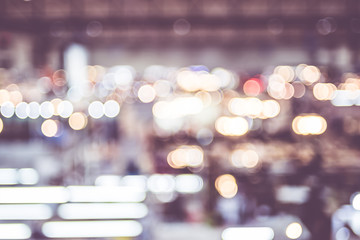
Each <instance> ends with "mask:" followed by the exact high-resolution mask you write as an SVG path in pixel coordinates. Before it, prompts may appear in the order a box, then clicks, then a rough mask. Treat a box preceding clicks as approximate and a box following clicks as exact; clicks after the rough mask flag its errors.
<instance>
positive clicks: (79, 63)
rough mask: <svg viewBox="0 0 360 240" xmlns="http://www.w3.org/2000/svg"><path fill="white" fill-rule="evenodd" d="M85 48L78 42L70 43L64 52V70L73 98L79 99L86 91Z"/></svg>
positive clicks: (86, 55)
mask: <svg viewBox="0 0 360 240" xmlns="http://www.w3.org/2000/svg"><path fill="white" fill-rule="evenodd" d="M87 58H88V54H87V50H86V48H85V47H84V46H82V45H80V44H72V45H70V46H69V47H68V48H67V49H66V51H65V54H64V62H65V71H66V75H67V80H68V83H69V88H70V89H71V90H72V93H71V94H70V95H71V96H75V98H73V99H74V100H80V99H81V98H82V97H83V96H84V94H85V91H86V83H87V79H88V78H87V68H86V66H87Z"/></svg>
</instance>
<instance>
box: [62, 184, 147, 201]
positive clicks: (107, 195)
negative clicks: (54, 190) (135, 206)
mask: <svg viewBox="0 0 360 240" xmlns="http://www.w3.org/2000/svg"><path fill="white" fill-rule="evenodd" d="M67 189H68V190H69V191H70V196H71V198H70V202H142V201H144V200H145V197H146V193H145V192H144V191H141V190H140V189H136V188H133V187H117V186H69V187H67Z"/></svg>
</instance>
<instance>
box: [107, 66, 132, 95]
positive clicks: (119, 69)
mask: <svg viewBox="0 0 360 240" xmlns="http://www.w3.org/2000/svg"><path fill="white" fill-rule="evenodd" d="M111 71H112V72H114V73H115V83H116V84H117V85H118V86H119V87H120V88H123V89H124V88H125V89H126V88H128V87H129V86H130V85H131V84H132V82H133V81H134V77H135V69H134V68H133V67H131V66H127V65H124V66H116V67H114V68H113V69H111Z"/></svg>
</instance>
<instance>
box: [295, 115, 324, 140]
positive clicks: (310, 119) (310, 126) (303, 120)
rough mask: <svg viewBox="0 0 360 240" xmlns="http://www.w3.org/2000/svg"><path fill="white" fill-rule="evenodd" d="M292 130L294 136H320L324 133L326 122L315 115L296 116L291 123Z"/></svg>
mask: <svg viewBox="0 0 360 240" xmlns="http://www.w3.org/2000/svg"><path fill="white" fill-rule="evenodd" d="M292 128H293V130H294V132H295V133H296V134H301V135H320V134H323V133H324V132H325V131H326V128H327V123H326V120H325V119H324V118H323V117H322V116H320V115H317V114H310V115H304V116H297V117H296V118H294V120H293V122H292Z"/></svg>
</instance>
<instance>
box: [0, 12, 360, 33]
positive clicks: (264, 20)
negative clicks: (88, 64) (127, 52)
mask: <svg viewBox="0 0 360 240" xmlns="http://www.w3.org/2000/svg"><path fill="white" fill-rule="evenodd" d="M322 18H323V17H322V16H315V15H312V16H296V17H295V16H291V17H283V16H276V15H272V16H261V17H227V18H223V17H198V16H193V17H188V18H186V19H187V21H189V23H190V24H191V29H192V30H197V29H213V30H223V29H227V30H251V29H254V30H262V29H267V28H268V24H269V21H270V20H272V19H277V20H278V22H280V23H281V24H282V25H283V28H284V30H286V29H291V30H315V29H316V24H317V22H318V21H319V20H320V19H322ZM177 19H178V18H173V17H105V18H86V17H84V18H80V17H70V18H56V19H48V18H46V19H45V18H39V17H29V18H10V17H6V16H2V17H0V31H12V32H19V31H20V32H32V33H35V32H38V33H46V32H49V31H50V30H51V29H52V27H53V26H54V24H59V23H61V25H62V26H64V30H66V31H76V30H84V29H85V28H86V26H87V24H88V23H89V22H91V21H99V22H100V23H101V24H102V25H103V27H104V29H109V30H119V31H121V30H123V29H147V30H160V31H161V30H165V31H167V30H171V29H172V28H173V24H174V22H175V21H176V20H177ZM353 19H354V17H351V16H339V17H335V18H334V20H335V22H336V25H337V30H349V29H350V26H351V21H352V20H353ZM359 19H360V18H359Z"/></svg>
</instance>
